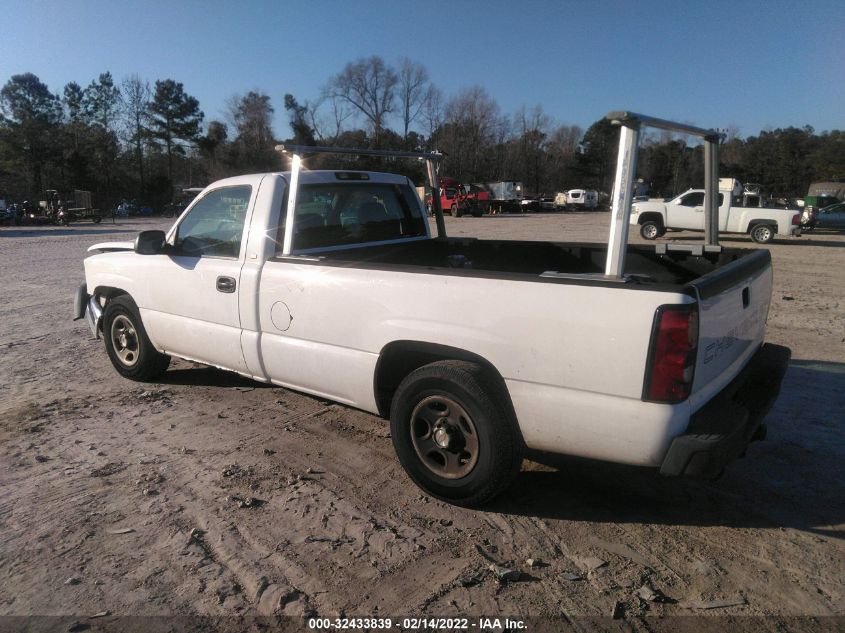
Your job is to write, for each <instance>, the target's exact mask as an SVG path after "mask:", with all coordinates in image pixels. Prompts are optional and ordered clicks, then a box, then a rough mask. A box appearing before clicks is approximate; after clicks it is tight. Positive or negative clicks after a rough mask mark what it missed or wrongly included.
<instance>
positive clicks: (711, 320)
mask: <svg viewBox="0 0 845 633" xmlns="http://www.w3.org/2000/svg"><path fill="white" fill-rule="evenodd" d="M690 286H691V287H692V288H693V289H694V290H695V293H696V295H697V298H698V304H699V339H698V354H697V357H696V362H695V378H694V381H693V386H692V395H691V396H690V405H691V407H692V411H696V410H697V409H699V408H700V407H701V406H703V405H704V404H705V403H706V402H708V401H709V400H710V399H711V398H712V397H713V396H714V395H715V394H716V393H718V392H719V391H721V390H722V388H724V387H725V386H726V385H727V384H728V383H729V382H730V381H731V380H733V379H734V378H735V377H736V375H737V374H739V372H740V371H741V370H742V368H743V367H744V366H745V365H746V364H747V363H748V361H749V359H750V358H751V356H752V355H753V354H754V352H756V351H757V349H758V348H759V347H760V345H761V344H762V343H763V338H764V336H765V330H766V318H767V317H768V314H769V302H770V300H771V295H772V264H771V255H770V254H769V251H768V250H765V249H760V250H755V251H754V252H753V253H749V254H747V255H745V256H744V257H742V258H741V259H738V260H736V261H733V262H730V263H728V264H726V265H724V266H722V267H721V268H719V269H718V270H714V271H713V272H711V273H708V274H706V275H704V276H703V277H700V278H698V279H696V280H695V281H694V282H692V283H691V284H690Z"/></svg>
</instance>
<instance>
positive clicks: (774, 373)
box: [660, 343, 792, 477]
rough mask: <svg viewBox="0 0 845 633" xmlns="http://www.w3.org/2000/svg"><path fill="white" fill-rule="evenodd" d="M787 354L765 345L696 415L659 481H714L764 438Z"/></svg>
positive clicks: (669, 456)
mask: <svg viewBox="0 0 845 633" xmlns="http://www.w3.org/2000/svg"><path fill="white" fill-rule="evenodd" d="M791 355H792V354H791V352H790V350H789V349H788V348H786V347H781V346H779V345H772V344H770V343H767V344H765V345H763V346H762V347H761V348H760V349H759V350H758V351H757V353H756V354H755V355H754V356H753V357H752V358H751V361H750V362H749V363H748V365H746V367H745V369H743V370H742V371H741V372H740V373H739V375H738V376H737V377H736V378H734V380H733V381H732V382H731V383H730V384H728V386H727V387H725V388H724V389H723V390H722V391H721V392H720V393H719V394H718V395H717V396H716V397H715V398H713V399H712V400H711V401H710V402H708V403H707V404H706V405H705V406H704V407H702V408H701V409H700V410H698V411H697V412H696V413H695V414H694V415H693V416H692V419H691V420H690V424H689V427H687V430H686V432H685V433H684V434H683V435H679V436H678V437H676V438H675V439H674V440H672V443H671V444H670V446H669V451H668V452H667V453H666V457H665V458H664V459H663V463H662V464H661V466H660V473H661V474H662V475H668V476H677V475H694V476H699V477H716V476H718V475H719V474H720V473H721V472H722V470H723V469H724V468H725V466H727V465H728V464H729V463H730V462H732V461H734V460H735V459H737V458H738V457H741V456H742V455H743V454H744V453H745V449H746V448H747V446H748V444H749V442H751V441H753V440H762V439H763V438H764V437H765V434H766V427H765V425H763V424H761V423H762V421H763V418H765V417H766V414H767V413H768V412H769V410H770V409H771V408H772V405H773V404H774V402H775V400H776V399H777V397H778V394H779V393H780V385H781V382H782V381H783V377H784V374H786V368H787V366H788V365H789V358H790V357H791Z"/></svg>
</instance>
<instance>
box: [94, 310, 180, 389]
mask: <svg viewBox="0 0 845 633" xmlns="http://www.w3.org/2000/svg"><path fill="white" fill-rule="evenodd" d="M103 339H104V340H105V343H106V353H107V354H108V355H109V360H110V361H111V363H112V365H114V368H115V369H116V370H117V373H119V374H120V375H121V376H123V377H124V378H129V379H130V380H137V381H147V380H150V379H152V378H155V377H156V376H160V375H161V374H163V373H164V371H165V370H166V369H167V367H168V365H170V356H167V355H166V354H161V353H159V352H158V351H157V350H156V349H155V347H153V344H152V343H150V339H149V337H148V336H147V332H146V330H145V329H144V324H143V323H142V322H141V316H140V314H139V313H138V307H137V306H136V305H135V302H134V301H132V299H131V297H129V296H128V295H122V296H120V297H115V298H114V299H112V300H111V301H109V302H108V303H107V304H106V311H105V313H104V314H103Z"/></svg>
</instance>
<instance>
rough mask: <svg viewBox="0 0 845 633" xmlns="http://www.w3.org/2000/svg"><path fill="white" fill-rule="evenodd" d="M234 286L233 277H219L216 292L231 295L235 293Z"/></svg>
mask: <svg viewBox="0 0 845 633" xmlns="http://www.w3.org/2000/svg"><path fill="white" fill-rule="evenodd" d="M235 288H236V284H235V278H234V277H224V276H222V275H221V276H220V277H218V278H217V291H218V292H225V293H232V292H235Z"/></svg>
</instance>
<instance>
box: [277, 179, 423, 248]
mask: <svg viewBox="0 0 845 633" xmlns="http://www.w3.org/2000/svg"><path fill="white" fill-rule="evenodd" d="M286 207H287V203H286V202H285V204H284V205H283V208H282V214H281V219H282V226H281V227H279V234H278V237H277V240H276V242H277V244H278V245H279V247H278V250H279V251H281V244H283V243H284V240H283V238H284V231H285V225H284V222H285V209H286ZM293 231H294V233H293V237H292V242H291V250H292V251H293V252H304V251H314V250H320V249H325V248H332V247H337V246H348V245H356V244H369V243H373V242H385V241H392V240H399V239H403V238H409V237H424V236H425V235H426V227H425V218H424V217H423V215H422V212H421V210H420V206H419V203H418V202H417V199H416V194H415V193H414V192H413V191H411V190H410V188H409V187H407V186H401V185H391V184H380V183H372V182H367V181H352V182H350V181H346V182H337V183H323V184H316V185H303V186H301V187H300V188H299V191H298V192H297V196H296V207H295V209H294V222H293Z"/></svg>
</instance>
